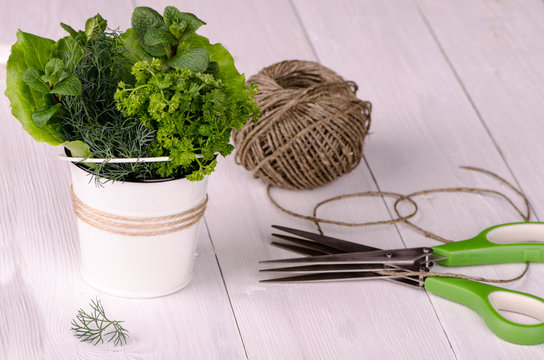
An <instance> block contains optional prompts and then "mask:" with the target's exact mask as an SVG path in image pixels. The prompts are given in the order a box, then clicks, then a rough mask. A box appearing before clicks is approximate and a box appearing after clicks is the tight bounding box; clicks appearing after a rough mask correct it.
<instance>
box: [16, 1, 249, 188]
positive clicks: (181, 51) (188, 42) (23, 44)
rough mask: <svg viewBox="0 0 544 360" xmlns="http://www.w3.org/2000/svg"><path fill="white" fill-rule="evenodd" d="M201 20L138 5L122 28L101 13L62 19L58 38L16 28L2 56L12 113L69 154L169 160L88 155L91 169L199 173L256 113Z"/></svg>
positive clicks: (104, 173)
mask: <svg viewBox="0 0 544 360" xmlns="http://www.w3.org/2000/svg"><path fill="white" fill-rule="evenodd" d="M204 24H205V23H204V21H202V20H200V19H198V18H197V17H196V16H195V15H193V14H190V13H184V12H180V11H179V10H178V9H176V8H174V7H171V6H169V7H167V8H165V10H164V13H163V15H161V14H159V13H158V12H156V11H155V10H153V9H151V8H148V7H138V8H136V9H135V10H134V13H133V14H132V29H128V30H127V31H126V32H124V33H120V32H118V31H112V30H109V29H108V28H107V21H106V20H105V19H104V18H102V16H100V14H97V15H95V16H94V17H92V18H90V19H88V20H87V21H86V23H85V28H84V30H78V31H76V30H75V29H74V28H72V27H71V26H69V25H66V24H63V23H61V27H62V28H63V29H65V30H66V31H67V32H68V34H69V36H66V37H64V38H62V39H60V40H58V41H57V42H54V41H53V40H50V39H45V38H41V37H39V36H35V35H31V34H27V33H24V32H22V31H19V32H18V33H17V37H18V40H17V43H15V44H14V45H13V47H12V51H11V56H10V58H9V60H8V63H7V90H6V95H7V96H8V98H9V99H10V101H11V106H12V113H13V115H14V116H15V117H17V118H18V119H19V121H21V123H22V124H23V127H24V128H25V130H26V131H27V132H28V133H30V134H31V135H32V136H33V137H34V138H35V139H36V140H38V141H45V142H48V143H50V144H52V145H60V144H62V145H64V146H65V147H66V148H67V149H68V150H70V153H71V155H72V156H76V157H96V158H105V159H112V158H142V157H147V156H168V157H169V158H170V160H171V161H169V162H162V163H143V162H138V163H130V164H109V163H108V162H105V163H102V164H98V165H92V166H91V165H87V168H89V170H90V171H91V172H92V173H93V174H94V175H96V176H98V177H104V178H106V179H109V180H121V181H125V180H132V179H151V178H166V177H175V178H179V177H183V176H186V177H187V178H188V179H189V180H200V179H202V178H203V177H204V176H205V175H207V174H209V173H211V172H212V171H213V169H214V167H215V164H216V156H217V155H218V154H221V155H223V156H226V155H228V154H229V153H231V152H232V146H231V145H230V144H229V138H230V132H231V130H232V129H240V128H241V127H242V126H243V124H244V123H245V122H246V121H248V120H249V119H251V118H253V120H254V121H257V119H258V118H259V109H258V107H257V105H256V103H255V100H254V94H255V92H256V87H255V86H254V85H252V84H250V85H246V84H245V77H244V75H242V74H240V73H239V72H238V71H237V70H236V67H235V66H234V60H233V58H232V56H231V55H230V54H229V52H228V51H227V50H226V49H225V48H224V47H223V46H222V45H221V44H210V42H209V41H208V39H206V38H205V37H202V36H200V35H197V34H196V31H197V30H198V29H199V28H200V27H201V26H202V25H204Z"/></svg>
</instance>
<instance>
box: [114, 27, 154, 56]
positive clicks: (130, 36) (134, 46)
mask: <svg viewBox="0 0 544 360" xmlns="http://www.w3.org/2000/svg"><path fill="white" fill-rule="evenodd" d="M120 40H121V42H122V43H123V48H124V49H125V51H124V52H123V57H124V58H125V59H127V60H128V61H129V62H130V63H131V64H134V63H137V62H138V61H145V62H147V63H151V60H153V58H152V57H151V56H150V55H149V54H148V53H147V52H145V50H144V49H143V48H142V47H141V46H140V42H139V41H138V39H137V38H136V36H134V31H133V30H132V29H128V30H127V31H125V33H124V34H122V35H121V37H120Z"/></svg>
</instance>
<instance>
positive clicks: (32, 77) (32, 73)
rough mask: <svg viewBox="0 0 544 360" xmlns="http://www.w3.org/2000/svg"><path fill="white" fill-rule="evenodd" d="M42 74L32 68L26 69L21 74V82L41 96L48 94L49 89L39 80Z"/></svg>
mask: <svg viewBox="0 0 544 360" xmlns="http://www.w3.org/2000/svg"><path fill="white" fill-rule="evenodd" d="M41 76H42V74H41V73H40V72H39V71H38V70H36V69H33V68H30V69H27V70H26V71H25V72H24V73H23V81H24V82H25V84H27V85H28V86H29V87H30V88H31V89H32V90H35V91H37V92H39V93H41V94H48V93H49V87H48V86H47V85H46V84H45V82H44V81H42V79H41Z"/></svg>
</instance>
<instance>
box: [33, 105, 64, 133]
mask: <svg viewBox="0 0 544 360" xmlns="http://www.w3.org/2000/svg"><path fill="white" fill-rule="evenodd" d="M61 106H62V105H61V104H55V105H53V106H48V105H47V106H44V107H42V108H40V109H38V110H36V111H34V112H33V113H32V121H34V124H36V126H37V127H40V128H41V127H43V126H44V125H45V124H46V123H47V122H48V121H49V119H51V117H53V115H55V113H56V112H57V111H58V110H59V109H60V108H61Z"/></svg>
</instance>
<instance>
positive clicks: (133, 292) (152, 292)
mask: <svg viewBox="0 0 544 360" xmlns="http://www.w3.org/2000/svg"><path fill="white" fill-rule="evenodd" d="M70 171H71V174H72V187H73V192H74V195H75V196H76V197H77V199H78V201H79V202H78V203H82V204H84V205H85V206H88V207H90V208H93V209H96V210H98V211H101V212H104V213H107V214H112V215H113V216H119V217H120V218H125V217H127V218H150V217H153V218H155V217H165V216H171V215H174V214H179V213H182V212H184V211H186V210H189V209H194V208H195V207H196V206H198V205H199V204H202V203H203V202H205V201H206V190H207V178H206V179H204V180H202V181H196V182H191V181H188V180H187V179H177V180H170V181H162V182H152V183H142V182H107V183H105V184H104V185H103V186H101V187H98V186H96V184H95V182H94V180H91V177H90V176H89V174H88V173H87V172H86V171H84V170H82V169H80V168H79V167H77V166H76V165H74V164H71V165H70ZM200 223H201V220H200V221H198V222H197V223H195V224H192V225H190V226H188V227H186V228H184V229H182V230H180V231H175V232H170V233H165V234H159V235H152V236H149V235H147V236H134V235H126V234H119V233H114V232H111V231H107V230H104V229H101V228H99V227H96V226H93V225H90V224H89V223H88V221H83V220H82V218H81V217H80V216H78V219H77V225H78V230H79V242H80V248H81V275H82V277H83V279H84V280H85V281H86V282H88V283H89V284H90V285H91V286H93V287H95V288H96V289H98V290H100V291H103V292H106V293H109V294H112V295H117V296H123V297H130V298H149V297H157V296H163V295H167V294H171V293H173V292H176V291H178V290H180V289H181V288H183V287H184V286H185V285H187V284H188V283H189V281H190V280H191V274H192V268H193V260H194V256H195V251H196V244H197V240H198V232H199V227H200Z"/></svg>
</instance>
